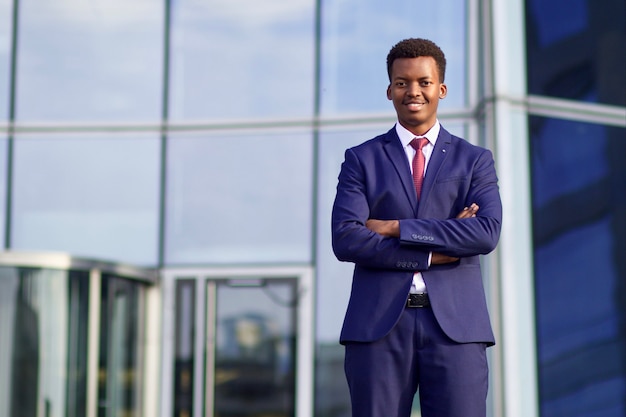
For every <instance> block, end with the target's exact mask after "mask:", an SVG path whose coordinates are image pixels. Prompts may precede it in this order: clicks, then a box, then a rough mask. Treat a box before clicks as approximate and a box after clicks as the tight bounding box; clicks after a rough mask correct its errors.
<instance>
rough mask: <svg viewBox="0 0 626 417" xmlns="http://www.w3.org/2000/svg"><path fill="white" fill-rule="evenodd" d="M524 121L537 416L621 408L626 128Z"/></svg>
mask: <svg viewBox="0 0 626 417" xmlns="http://www.w3.org/2000/svg"><path fill="white" fill-rule="evenodd" d="M530 125H531V133H532V136H531V140H532V142H531V158H532V160H531V163H532V197H533V235H534V236H533V238H534V262H535V291H536V320H537V342H538V345H537V349H538V361H539V364H538V372H539V398H540V408H541V414H542V415H545V416H564V417H565V416H572V415H602V416H607V417H612V416H615V417H617V416H623V415H624V413H625V412H626V395H625V394H626V388H625V387H626V369H624V367H623V366H617V365H616V364H623V363H626V343H625V340H626V281H625V280H624V277H626V258H625V257H624V254H625V253H626V220H625V218H624V213H625V212H626V205H625V200H624V196H626V171H625V169H626V168H625V167H626V129H623V128H617V127H610V126H602V125H596V124H588V123H580V122H575V121H569V120H559V119H548V118H542V117H531V118H530ZM555 150H558V151H557V152H555ZM574 398H575V400H574Z"/></svg>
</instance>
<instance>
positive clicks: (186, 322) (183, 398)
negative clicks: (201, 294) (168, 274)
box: [173, 279, 196, 417]
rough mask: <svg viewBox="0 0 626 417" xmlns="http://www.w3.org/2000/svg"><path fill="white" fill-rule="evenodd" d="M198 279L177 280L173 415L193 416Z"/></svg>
mask: <svg viewBox="0 0 626 417" xmlns="http://www.w3.org/2000/svg"><path fill="white" fill-rule="evenodd" d="M195 297H196V283H195V281H194V280H191V279H189V280H187V279H181V280H177V281H176V305H175V307H174V308H175V323H176V325H175V326H176V327H175V345H174V355H175V359H174V361H175V362H174V395H173V396H174V415H175V416H177V417H178V416H180V417H183V416H188V417H191V415H192V413H193V391H194V365H195V363H194V346H195V334H196V320H195V318H196V316H195V312H196V303H195Z"/></svg>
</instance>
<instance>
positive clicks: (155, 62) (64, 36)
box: [16, 0, 163, 121]
mask: <svg viewBox="0 0 626 417" xmlns="http://www.w3.org/2000/svg"><path fill="white" fill-rule="evenodd" d="M20 22H21V23H20V38H19V40H20V44H19V56H18V77H17V82H18V86H17V91H18V93H19V97H18V100H17V101H16V118H17V120H19V121H130V120H133V121H137V120H139V121H158V120H159V118H160V115H161V105H160V102H161V95H162V92H161V90H162V89H161V84H162V66H163V55H162V54H163V51H162V49H163V4H162V3H161V2H154V1H150V0H134V1H126V0H92V1H89V2H82V1H76V0H63V1H32V0H24V1H21V2H20Z"/></svg>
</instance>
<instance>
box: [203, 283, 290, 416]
mask: <svg viewBox="0 0 626 417" xmlns="http://www.w3.org/2000/svg"><path fill="white" fill-rule="evenodd" d="M296 284H297V282H296V280H295V279H278V280H276V279H248V280H219V281H208V282H207V300H208V304H207V310H208V312H207V334H208V335H209V339H210V340H214V341H215V342H214V343H213V344H212V346H210V348H211V349H209V351H207V355H210V354H211V351H212V353H213V358H212V359H211V361H207V362H213V364H212V366H211V367H210V368H209V367H207V370H206V372H207V376H209V375H210V374H211V373H213V375H212V378H210V379H209V380H212V385H213V386H212V387H211V386H210V385H209V386H207V389H209V390H211V391H212V392H210V393H209V392H207V396H206V398H207V402H206V404H205V407H206V408H207V409H209V410H213V414H212V415H213V416H215V417H229V416H246V417H261V416H263V417H265V416H273V417H293V416H294V415H295V356H296V349H295V335H296V307H297V291H296ZM211 310H212V311H211ZM209 400H212V401H209Z"/></svg>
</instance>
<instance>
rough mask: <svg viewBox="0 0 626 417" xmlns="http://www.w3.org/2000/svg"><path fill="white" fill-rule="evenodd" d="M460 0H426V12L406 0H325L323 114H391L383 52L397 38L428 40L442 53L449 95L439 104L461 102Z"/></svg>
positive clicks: (462, 19)
mask: <svg viewBox="0 0 626 417" xmlns="http://www.w3.org/2000/svg"><path fill="white" fill-rule="evenodd" d="M465 3H466V2H465V1H464V0H442V1H437V2H431V3H429V4H428V10H427V15H425V10H424V7H425V6H424V4H423V3H420V2H415V1H410V0H391V1H389V0H386V1H367V2H363V1H360V0H349V1H340V2H338V1H324V2H323V6H322V13H323V16H322V19H323V24H322V74H321V104H322V106H321V111H322V114H324V115H333V114H337V113H348V114H349V113H356V112H390V113H393V106H392V104H391V103H390V102H389V101H388V100H387V96H386V90H387V86H388V85H389V78H388V76H387V64H386V60H387V53H388V52H389V50H390V49H391V47H392V46H393V45H395V44H396V43H397V42H399V41H400V40H402V39H405V38H412V37H413V38H414V37H422V38H428V39H431V40H433V41H434V42H435V43H437V44H438V45H439V47H441V49H442V50H443V52H444V53H445V54H446V60H447V70H446V77H445V82H446V84H447V85H448V97H446V99H445V100H443V101H442V102H441V104H440V107H441V108H448V107H450V108H458V107H462V106H463V105H464V104H465V101H466V94H465V75H466V74H465V73H466V68H467V65H466V57H465V56H466V51H465V44H466V41H465V39H466V35H465V33H466V26H467V23H466V7H465ZM372 22H375V23H374V25H375V28H373V27H372V25H373V23H372ZM450 28H454V30H451V29H450Z"/></svg>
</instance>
